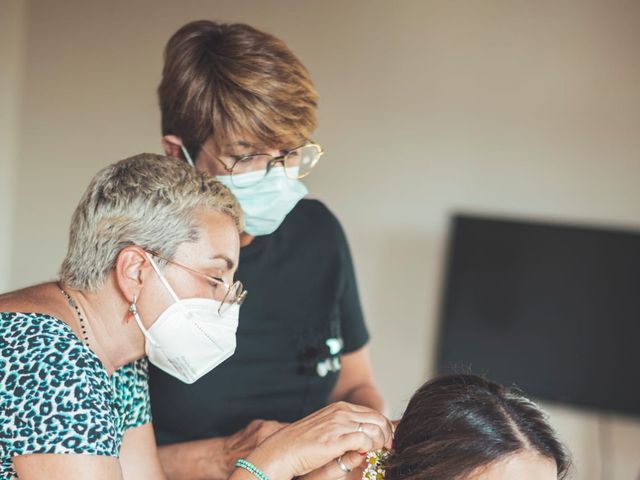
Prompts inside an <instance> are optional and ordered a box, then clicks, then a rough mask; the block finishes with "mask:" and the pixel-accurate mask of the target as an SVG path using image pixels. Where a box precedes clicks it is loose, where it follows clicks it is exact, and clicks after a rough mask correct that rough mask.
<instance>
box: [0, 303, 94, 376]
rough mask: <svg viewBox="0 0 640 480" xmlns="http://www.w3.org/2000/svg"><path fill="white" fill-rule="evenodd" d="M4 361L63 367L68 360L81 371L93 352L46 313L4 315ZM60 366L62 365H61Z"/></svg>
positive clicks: (0, 344)
mask: <svg viewBox="0 0 640 480" xmlns="http://www.w3.org/2000/svg"><path fill="white" fill-rule="evenodd" d="M0 350H1V353H2V357H1V358H2V360H3V361H5V362H11V363H38V364H42V366H46V365H48V364H50V363H53V364H56V365H57V366H62V363H65V361H66V360H69V361H70V363H72V364H73V363H76V362H80V363H78V364H77V366H78V368H85V367H87V365H86V363H85V362H84V361H85V360H87V359H88V358H90V357H91V352H90V351H89V350H88V349H87V348H86V347H85V346H84V345H83V344H82V342H81V341H80V340H79V339H78V337H76V335H75V334H74V333H73V332H72V331H71V329H70V328H69V327H68V326H67V325H66V324H65V323H64V322H63V321H62V320H59V319H58V318H56V317H53V316H51V315H48V314H44V313H20V312H1V313H0ZM58 363H60V365H58Z"/></svg>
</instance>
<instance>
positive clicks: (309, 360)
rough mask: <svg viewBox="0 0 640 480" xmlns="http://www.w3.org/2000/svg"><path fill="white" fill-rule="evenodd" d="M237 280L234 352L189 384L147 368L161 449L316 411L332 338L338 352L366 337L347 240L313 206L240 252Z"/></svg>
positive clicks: (330, 380)
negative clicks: (239, 297) (243, 295)
mask: <svg viewBox="0 0 640 480" xmlns="http://www.w3.org/2000/svg"><path fill="white" fill-rule="evenodd" d="M236 278H237V279H238V280H240V281H242V282H243V283H244V285H245V288H246V289H247V291H248V292H249V293H248V295H247V299H246V301H245V302H244V304H243V305H242V308H240V322H239V327H238V333H237V348H236V352H235V354H234V355H233V356H232V357H231V358H230V359H229V360H227V361H225V362H224V363H222V364H221V365H220V366H218V367H216V368H215V369H214V370H213V371H211V372H210V373H209V374H207V375H205V376H204V377H202V378H201V379H199V380H198V381H197V382H195V383H194V384H191V385H188V384H185V383H182V382H181V381H179V380H177V379H175V378H173V377H171V376H170V375H168V374H166V373H164V372H163V371H161V370H159V369H157V368H154V367H153V366H152V365H150V372H149V373H150V393H151V406H152V413H153V423H154V427H155V431H156V437H157V441H158V443H159V444H161V445H163V444H167V443H176V442H181V441H188V440H196V439H201V438H209V437H219V436H227V435H231V434H233V433H235V432H237V431H238V430H240V429H241V428H243V427H245V426H246V425H247V424H248V423H249V422H251V420H254V419H267V420H278V421H281V422H292V421H295V420H298V419H300V418H302V417H303V416H305V415H308V414H309V413H312V412H314V411H316V410H318V409H319V408H322V407H323V406H325V405H326V404H327V400H328V396H329V394H330V393H331V391H332V390H333V388H334V386H335V384H336V381H337V375H338V374H337V371H336V370H337V367H339V360H338V356H337V355H336V356H334V355H332V353H335V350H333V351H330V350H332V349H331V348H330V347H335V345H336V344H337V343H338V342H337V341H336V340H330V341H329V346H327V343H326V342H327V340H329V339H333V338H335V339H337V340H338V341H339V340H340V339H341V340H342V341H343V342H344V347H343V349H342V352H341V353H349V352H353V351H355V350H358V349H359V348H361V347H363V346H364V345H365V344H366V343H367V341H368V339H369V335H368V332H367V329H366V326H365V324H364V319H363V315H362V309H361V307H360V300H359V298H358V290H357V286H356V280H355V275H354V271H353V264H352V262H351V254H350V253H349V246H348V244H347V240H346V237H345V235H344V232H343V230H342V228H341V227H340V224H339V223H338V220H337V219H336V218H335V217H334V216H333V214H332V213H331V212H330V211H329V210H328V209H327V208H326V207H325V206H324V205H323V204H322V203H320V202H318V201H316V200H301V201H300V202H299V203H298V204H297V205H296V207H295V208H294V209H293V210H292V211H291V213H289V215H288V216H287V217H286V218H285V220H284V222H283V223H282V225H280V227H279V228H278V229H277V230H276V231H275V232H274V233H272V234H270V235H265V236H260V237H256V238H255V239H254V240H253V242H252V243H251V244H249V245H248V246H246V247H244V248H242V249H241V250H240V265H239V268H238V271H237V273H236ZM318 364H320V368H318ZM318 372H320V374H326V375H325V376H324V377H322V376H320V375H319V374H318Z"/></svg>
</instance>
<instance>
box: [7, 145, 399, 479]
mask: <svg viewBox="0 0 640 480" xmlns="http://www.w3.org/2000/svg"><path fill="white" fill-rule="evenodd" d="M241 217H242V214H241V210H240V207H239V205H238V203H237V202H236V200H235V198H234V197H233V196H232V195H231V193H230V192H229V190H228V189H227V188H226V187H224V186H223V185H222V184H220V183H219V182H217V181H216V180H215V179H213V178H211V177H210V176H208V175H206V174H203V173H200V172H198V171H196V170H195V169H193V168H190V167H188V166H187V165H186V164H183V163H179V162H176V161H175V160H173V159H169V158H167V157H161V156H158V155H151V154H143V155H138V156H136V157H132V158H129V159H126V160H123V161H121V162H118V163H115V164H113V165H111V166H109V167H107V168H105V169H103V170H102V171H101V172H99V173H98V174H97V175H96V177H94V179H93V181H92V182H91V184H90V185H89V188H88V189H87V191H86V192H85V194H84V196H83V197H82V199H81V201H80V204H79V205H78V207H77V208H76V211H75V213H74V215H73V218H72V222H71V229H70V236H69V247H68V252H67V256H66V258H65V259H64V261H63V263H62V268H61V270H60V278H59V280H58V281H57V282H49V283H43V284H40V285H36V286H32V287H28V288H25V289H22V290H19V291H16V292H12V293H7V294H5V295H2V296H0V409H1V411H2V415H1V417H0V479H2V480H9V479H12V478H16V477H17V478H20V479H23V478H24V479H31V478H38V479H40V478H46V479H49V480H57V479H65V480H69V479H86V478H90V479H92V480H103V479H104V480H115V479H121V478H125V479H136V480H137V479H155V478H157V479H162V478H165V475H164V473H163V471H162V468H161V466H160V462H159V459H158V457H157V451H156V445H155V439H154V434H153V428H152V426H151V423H150V422H151V414H150V404H149V392H148V384H147V358H148V361H149V362H151V364H153V365H155V367H156V368H158V369H160V370H162V371H163V372H165V373H166V374H167V375H171V376H172V377H173V378H176V380H177V381H181V382H185V384H187V383H193V382H195V381H196V380H198V378H200V377H202V376H203V375H206V374H207V373H208V372H210V371H211V370H212V369H214V368H216V367H218V365H220V364H221V363H222V362H223V361H224V360H226V359H227V358H228V357H229V356H231V355H232V354H233V353H234V350H235V346H236V329H237V326H238V311H239V308H240V304H242V303H243V301H244V300H245V298H246V297H247V294H246V292H245V291H244V290H243V287H242V285H241V284H240V282H237V281H234V273H235V271H236V268H237V266H238V255H239V249H240V245H239V235H238V233H239V231H241V230H242V228H241V225H242V218H241ZM145 354H146V357H145ZM390 440H391V429H390V426H389V423H388V421H387V420H386V419H385V418H384V417H382V416H381V415H380V414H378V413H377V412H375V411H373V410H371V409H368V408H364V407H359V406H354V405H349V404H346V403H341V404H337V405H333V406H331V407H328V408H327V409H324V410H322V411H321V412H319V413H317V414H315V415H314V416H310V417H307V418H304V419H302V420H300V421H299V422H297V423H294V424H292V425H290V426H288V427H286V428H284V429H282V430H280V431H279V432H278V433H277V434H275V435H273V436H271V437H270V438H269V440H268V441H266V442H264V443H263V444H262V445H261V446H260V447H258V448H256V449H252V450H251V451H247V452H246V454H245V455H243V457H244V458H242V459H236V464H237V469H236V470H235V471H234V472H233V474H232V475H231V477H230V478H231V479H233V480H242V479H251V478H256V476H257V475H259V476H260V478H261V479H263V480H264V479H265V478H270V479H271V480H275V479H282V480H284V479H289V478H292V477H294V476H300V475H304V474H306V473H308V472H310V471H311V470H314V469H317V468H319V467H323V466H324V468H323V469H322V470H320V471H319V472H318V473H316V474H315V475H319V474H320V475H322V476H325V477H326V476H329V477H330V476H335V475H336V473H337V472H340V469H339V466H338V465H337V464H335V463H334V461H333V460H334V458H335V457H336V456H338V457H340V458H344V459H345V461H348V459H350V458H352V457H354V456H355V457H358V456H359V455H358V453H357V452H358V451H364V450H367V449H369V448H375V447H380V446H382V445H383V444H387V445H390Z"/></svg>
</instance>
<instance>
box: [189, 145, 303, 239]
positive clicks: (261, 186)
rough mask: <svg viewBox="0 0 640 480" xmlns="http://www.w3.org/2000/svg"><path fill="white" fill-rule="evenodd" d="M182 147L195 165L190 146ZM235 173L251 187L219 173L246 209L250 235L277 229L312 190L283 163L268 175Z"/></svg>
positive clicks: (245, 214) (220, 178)
mask: <svg viewBox="0 0 640 480" xmlns="http://www.w3.org/2000/svg"><path fill="white" fill-rule="evenodd" d="M181 149H182V153H183V155H184V156H185V158H186V160H187V162H189V165H191V166H192V167H194V166H195V165H194V161H193V159H192V158H191V155H189V152H188V151H187V149H186V148H184V146H181ZM233 177H234V182H235V184H236V185H238V184H239V185H243V184H247V185H251V187H245V188H241V187H237V186H236V185H234V182H232V181H231V175H218V176H217V177H216V178H217V179H218V181H219V182H220V183H222V184H223V185H225V186H226V187H227V188H229V190H231V193H233V195H234V196H235V197H236V199H237V200H238V202H239V203H240V207H241V208H242V213H244V231H245V233H248V234H249V235H254V236H259V235H269V234H270V233H273V232H275V231H276V229H277V228H278V227H279V226H280V224H281V223H282V221H283V220H284V218H285V217H286V216H287V215H288V214H289V212H290V211H291V210H293V207H295V206H296V204H297V203H298V202H299V201H300V200H301V199H303V198H304V197H305V195H307V193H309V191H308V190H307V187H305V186H304V184H303V183H302V182H301V181H300V180H297V179H291V178H289V177H287V176H286V175H285V173H284V168H283V167H281V166H278V167H273V168H272V169H271V170H270V171H269V173H268V174H267V175H266V176H264V171H263V170H261V171H257V172H249V173H240V174H236V175H234V176H233ZM262 177H264V178H262ZM261 178H262V180H260V179H261ZM256 182H258V183H256ZM254 183H256V184H255V185H254Z"/></svg>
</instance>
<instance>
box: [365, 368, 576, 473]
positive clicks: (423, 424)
mask: <svg viewBox="0 0 640 480" xmlns="http://www.w3.org/2000/svg"><path fill="white" fill-rule="evenodd" d="M381 457H384V458H381ZM367 460H368V463H367V469H366V470H365V471H364V474H363V479H366V480H376V478H378V477H381V476H384V478H385V480H513V479H517V480H559V479H565V478H567V475H568V472H569V466H570V460H569V457H568V453H567V452H566V450H565V448H564V447H563V446H562V444H561V443H560V442H559V441H558V439H557V438H556V435H555V433H554V431H553V429H552V428H551V426H550V425H549V423H548V421H547V417H546V415H545V414H544V413H543V412H542V411H541V410H540V408H539V407H538V406H537V405H536V404H535V403H533V402H532V401H531V400H529V399H527V398H526V397H525V396H523V395H522V393H520V392H519V391H517V390H516V389H513V388H507V387H503V386H501V385H498V384H497V383H494V382H491V381H488V380H485V379H483V378H481V377H478V376H476V375H468V374H455V375H445V376H441V377H438V378H436V379H434V380H431V381H429V382H427V383H425V384H424V385H423V386H422V387H420V389H418V391H417V392H416V393H415V394H414V395H413V397H412V398H411V400H410V402H409V405H408V406H407V409H406V411H405V413H404V415H403V416H402V419H401V420H400V422H399V424H398V426H397V428H396V431H395V437H394V441H393V450H392V451H390V452H389V453H372V454H370V455H369V456H368V457H367Z"/></svg>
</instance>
